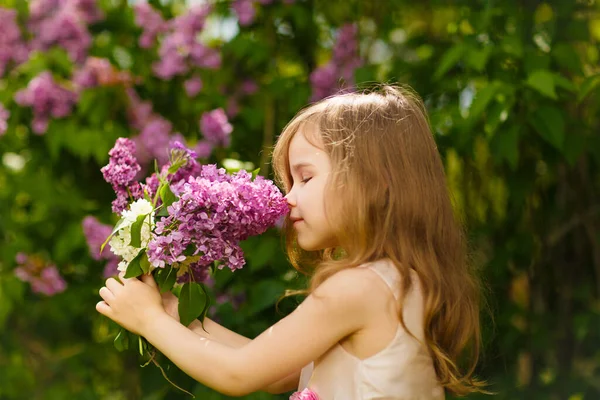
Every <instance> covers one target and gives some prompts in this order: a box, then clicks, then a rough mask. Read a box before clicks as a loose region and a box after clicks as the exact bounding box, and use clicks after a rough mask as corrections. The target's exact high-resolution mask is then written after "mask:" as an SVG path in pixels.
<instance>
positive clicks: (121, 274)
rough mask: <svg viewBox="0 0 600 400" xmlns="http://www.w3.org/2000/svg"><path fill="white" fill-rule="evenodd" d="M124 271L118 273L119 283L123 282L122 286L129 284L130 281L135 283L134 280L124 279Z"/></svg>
mask: <svg viewBox="0 0 600 400" xmlns="http://www.w3.org/2000/svg"><path fill="white" fill-rule="evenodd" d="M125 273H126V272H125V271H121V272H119V279H120V280H121V282H123V285H125V284H126V283H127V282H131V281H136V280H137V279H135V278H125Z"/></svg>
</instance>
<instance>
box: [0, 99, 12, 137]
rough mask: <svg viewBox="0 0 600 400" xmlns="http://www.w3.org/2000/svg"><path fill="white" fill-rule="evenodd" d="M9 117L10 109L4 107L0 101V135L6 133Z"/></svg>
mask: <svg viewBox="0 0 600 400" xmlns="http://www.w3.org/2000/svg"><path fill="white" fill-rule="evenodd" d="M9 117H10V111H8V110H7V109H6V108H4V105H3V104H2V103H0V136H2V135H4V134H5V133H6V130H7V129H8V118H9Z"/></svg>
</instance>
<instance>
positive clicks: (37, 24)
mask: <svg viewBox="0 0 600 400" xmlns="http://www.w3.org/2000/svg"><path fill="white" fill-rule="evenodd" d="M102 18H103V15H102V13H101V11H100V10H99V9H98V8H97V6H96V1H94V0H31V2H30V3H29V24H28V26H29V30H30V31H31V33H32V34H33V39H32V41H31V45H32V48H33V49H36V50H44V51H45V50H48V49H50V48H51V47H53V46H60V47H62V48H64V49H65V50H66V51H67V53H69V56H70V57H71V59H72V60H74V61H76V62H83V60H85V57H86V55H87V51H88V48H89V47H90V45H91V43H92V37H91V35H90V33H89V32H88V30H87V24H88V23H93V22H97V21H99V20H101V19H102Z"/></svg>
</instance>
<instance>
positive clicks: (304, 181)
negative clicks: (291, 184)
mask: <svg viewBox="0 0 600 400" xmlns="http://www.w3.org/2000/svg"><path fill="white" fill-rule="evenodd" d="M311 179H312V177H310V178H306V179H303V180H301V181H300V182H302V183H308V181H310V180H311Z"/></svg>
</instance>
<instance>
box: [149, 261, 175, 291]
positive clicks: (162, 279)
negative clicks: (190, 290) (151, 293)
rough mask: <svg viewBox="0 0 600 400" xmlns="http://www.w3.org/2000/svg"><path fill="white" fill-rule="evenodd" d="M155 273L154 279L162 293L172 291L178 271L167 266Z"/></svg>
mask: <svg viewBox="0 0 600 400" xmlns="http://www.w3.org/2000/svg"><path fill="white" fill-rule="evenodd" d="M155 271H156V272H155V274H154V279H155V280H156V283H157V285H158V288H159V290H160V292H161V293H165V292H168V291H169V290H171V288H172V287H173V285H175V282H176V281H177V271H176V270H175V268H173V267H171V266H165V267H164V268H157V269H156V270H155Z"/></svg>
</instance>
